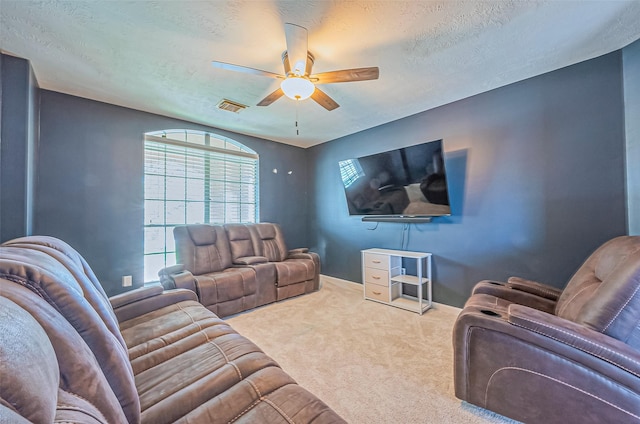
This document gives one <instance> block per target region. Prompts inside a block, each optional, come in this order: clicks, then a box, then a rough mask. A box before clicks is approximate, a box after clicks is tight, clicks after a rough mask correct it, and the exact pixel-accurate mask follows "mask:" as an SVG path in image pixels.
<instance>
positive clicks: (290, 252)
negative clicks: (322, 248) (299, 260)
mask: <svg viewBox="0 0 640 424" xmlns="http://www.w3.org/2000/svg"><path fill="white" fill-rule="evenodd" d="M308 251H309V248H308V247H299V248H297V249H291V250H289V255H295V254H296V253H307V252H308Z"/></svg>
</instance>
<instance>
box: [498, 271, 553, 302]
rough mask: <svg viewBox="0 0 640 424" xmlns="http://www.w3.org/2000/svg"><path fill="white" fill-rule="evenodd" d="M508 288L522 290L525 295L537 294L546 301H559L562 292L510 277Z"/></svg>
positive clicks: (523, 279) (537, 283) (547, 286)
mask: <svg viewBox="0 0 640 424" xmlns="http://www.w3.org/2000/svg"><path fill="white" fill-rule="evenodd" d="M507 286H508V287H511V288H512V289H514V290H520V291H523V292H525V293H531V294H535V295H536V296H540V297H544V298H545V299H550V300H554V301H556V300H558V299H559V298H560V294H561V293H562V290H560V289H557V288H555V287H552V286H550V285H548V284H543V283H539V282H537V281H532V280H527V279H525V278H520V277H510V278H509V279H508V280H507Z"/></svg>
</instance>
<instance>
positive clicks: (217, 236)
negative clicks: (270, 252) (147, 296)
mask: <svg viewBox="0 0 640 424" xmlns="http://www.w3.org/2000/svg"><path fill="white" fill-rule="evenodd" d="M173 235H174V238H175V242H176V258H177V261H178V263H179V264H180V265H177V266H173V267H168V268H165V269H163V270H161V271H160V273H159V275H160V282H161V283H162V285H163V286H164V287H165V288H166V289H172V288H185V289H190V290H193V291H194V292H196V294H197V295H198V300H199V301H200V303H202V304H203V305H204V306H206V307H207V309H209V310H211V311H212V312H214V313H215V314H216V315H218V316H219V317H225V316H228V315H232V314H235V313H238V312H242V311H245V310H247V309H251V308H255V307H256V306H259V305H263V304H265V303H268V302H265V301H264V300H262V299H261V302H260V303H259V302H258V298H259V297H263V295H262V294H261V293H259V289H258V281H257V276H256V272H255V271H254V270H253V269H251V268H239V267H234V266H233V263H232V261H231V251H230V249H229V240H228V239H227V233H226V232H225V230H224V228H223V227H221V226H219V225H205V224H193V225H183V226H178V227H175V228H174V230H173Z"/></svg>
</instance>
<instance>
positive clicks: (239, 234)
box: [224, 224, 263, 261]
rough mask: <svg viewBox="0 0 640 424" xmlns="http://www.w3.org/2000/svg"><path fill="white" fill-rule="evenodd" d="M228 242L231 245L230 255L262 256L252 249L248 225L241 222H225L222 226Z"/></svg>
mask: <svg viewBox="0 0 640 424" xmlns="http://www.w3.org/2000/svg"><path fill="white" fill-rule="evenodd" d="M224 228H225V230H226V232H227V237H228V238H229V244H230V245H231V257H232V258H233V260H234V261H235V259H236V258H243V257H247V256H263V255H260V254H258V252H256V251H255V250H254V246H253V241H252V240H251V234H250V233H249V227H247V226H246V225H243V224H226V225H225V226H224Z"/></svg>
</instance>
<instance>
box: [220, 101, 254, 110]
mask: <svg viewBox="0 0 640 424" xmlns="http://www.w3.org/2000/svg"><path fill="white" fill-rule="evenodd" d="M248 107H249V106H247V105H243V104H240V103H236V102H232V101H231V100H227V99H222V101H220V103H218V109H222V110H228V111H229V112H235V113H240V111H241V110H243V109H246V108H248Z"/></svg>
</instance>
